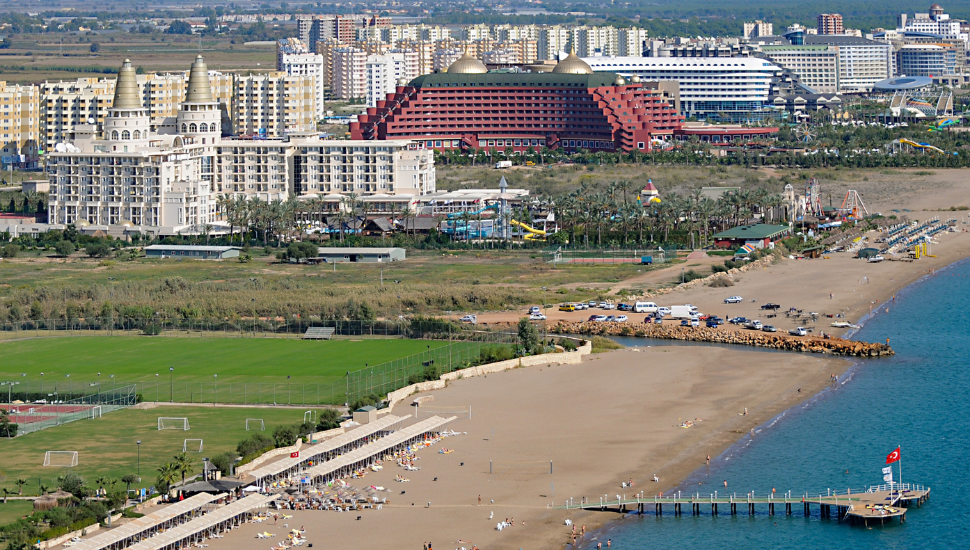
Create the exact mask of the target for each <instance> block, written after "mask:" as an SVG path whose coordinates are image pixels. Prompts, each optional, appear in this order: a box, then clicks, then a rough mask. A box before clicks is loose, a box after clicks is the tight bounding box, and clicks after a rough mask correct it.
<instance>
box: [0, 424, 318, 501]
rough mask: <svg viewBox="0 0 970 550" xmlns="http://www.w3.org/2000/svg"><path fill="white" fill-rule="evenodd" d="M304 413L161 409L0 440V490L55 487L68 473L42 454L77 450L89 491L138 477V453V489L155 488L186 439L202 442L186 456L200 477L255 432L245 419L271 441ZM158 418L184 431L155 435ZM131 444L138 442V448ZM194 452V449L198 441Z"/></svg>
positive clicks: (29, 490) (78, 469)
mask: <svg viewBox="0 0 970 550" xmlns="http://www.w3.org/2000/svg"><path fill="white" fill-rule="evenodd" d="M305 410H306V409H303V408H290V407H286V408H284V407H279V408H274V407H260V408H255V407H253V408H249V407H245V408H244V407H211V406H209V407H207V406H199V405H195V406H191V405H189V406H179V405H162V406H158V407H155V408H153V409H149V410H141V409H126V410H122V411H117V412H113V413H111V414H106V415H104V417H102V418H99V419H93V420H79V421H77V422H72V423H70V424H65V425H62V426H57V427H54V428H49V429H46V430H43V431H40V432H35V433H31V434H28V435H25V436H21V437H17V438H14V439H0V456H2V457H3V459H2V460H0V472H2V474H3V476H4V477H5V480H4V481H2V482H0V487H6V488H8V489H10V490H12V491H15V490H16V485H15V484H14V482H15V481H16V480H17V479H18V478H26V479H28V480H29V483H28V484H27V485H26V486H25V488H24V494H38V487H39V486H40V485H41V484H44V485H47V486H49V487H55V486H56V483H55V482H54V479H55V478H56V477H58V476H61V475H64V473H65V472H66V471H67V470H68V469H69V468H62V467H51V466H48V467H45V466H43V463H44V453H45V452H46V451H77V452H78V465H77V466H76V467H74V468H70V469H72V470H74V471H76V472H77V473H79V474H81V475H82V476H84V478H85V480H86V481H87V484H88V485H89V486H94V487H96V484H95V483H94V479H95V478H96V477H97V476H100V475H104V476H108V477H112V478H115V479H120V478H121V476H123V475H125V474H129V473H138V471H139V454H140V456H141V458H140V464H141V465H140V471H141V477H142V479H143V482H142V483H141V484H139V485H138V487H148V486H150V485H152V484H153V483H154V480H155V476H156V475H157V472H156V469H157V468H158V467H159V466H161V465H162V464H164V463H167V462H171V461H172V457H173V456H175V454H176V453H179V452H181V451H182V444H183V443H184V440H185V439H187V438H193V439H202V440H203V452H201V453H199V452H189V453H188V455H189V457H190V458H192V459H193V461H194V464H195V467H194V472H193V473H199V472H200V471H201V468H202V458H203V457H212V456H215V455H217V454H220V453H223V452H225V451H232V450H234V449H235V447H236V444H237V443H238V442H239V441H240V440H242V439H245V438H246V437H248V436H250V435H252V434H253V433H254V432H252V431H246V419H247V418H261V419H263V421H264V424H265V427H266V430H265V431H263V432H260V433H263V434H265V435H269V436H272V433H273V429H275V428H276V427H277V426H279V425H283V424H286V425H292V424H298V423H300V422H302V421H303V413H304V411H305ZM317 410H318V409H317ZM160 416H165V417H185V418H188V419H189V430H188V431H183V430H158V421H157V419H158V417H160ZM253 424H254V423H251V427H252V425H253ZM136 441H141V445H137V444H136ZM139 447H140V449H139ZM190 447H191V444H190ZM194 448H195V450H196V451H197V450H198V442H197V441H196V442H195V447H194ZM139 451H140V453H139Z"/></svg>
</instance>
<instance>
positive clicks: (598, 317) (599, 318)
mask: <svg viewBox="0 0 970 550" xmlns="http://www.w3.org/2000/svg"><path fill="white" fill-rule="evenodd" d="M593 317H594V319H593V320H594V321H596V322H597V323H602V322H604V321H606V315H594V316H593Z"/></svg>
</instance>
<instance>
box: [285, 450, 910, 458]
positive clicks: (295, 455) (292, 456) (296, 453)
mask: <svg viewBox="0 0 970 550" xmlns="http://www.w3.org/2000/svg"><path fill="white" fill-rule="evenodd" d="M896 454H897V455H898V454H899V452H896ZM290 458H300V451H297V452H295V453H290Z"/></svg>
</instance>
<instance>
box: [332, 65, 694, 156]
mask: <svg viewBox="0 0 970 550" xmlns="http://www.w3.org/2000/svg"><path fill="white" fill-rule="evenodd" d="M683 121H684V118H683V116H681V115H680V114H679V113H678V112H677V110H676V109H675V108H674V107H673V106H672V105H670V103H669V102H668V101H667V98H665V97H664V95H663V94H662V93H661V92H659V91H658V90H657V89H655V87H653V86H649V85H647V84H645V83H642V82H640V81H639V79H637V78H633V79H631V80H630V81H627V80H626V79H624V78H622V77H620V76H618V75H615V74H606V73H594V72H593V70H592V69H591V68H590V66H589V65H588V64H587V63H586V62H585V61H583V60H582V59H580V58H579V57H578V56H576V54H575V53H572V52H571V53H570V54H569V55H568V56H566V57H565V58H563V59H562V60H561V61H559V63H558V64H556V65H555V67H553V68H552V70H551V71H550V72H508V71H489V70H488V68H487V67H486V66H485V65H484V64H483V63H482V62H481V61H479V60H478V59H476V58H474V57H473V56H471V55H469V54H468V53H467V52H466V53H465V54H464V55H462V56H461V57H460V58H458V59H457V60H456V61H455V62H454V63H452V64H451V66H449V67H448V69H447V70H446V71H445V72H441V73H435V74H428V75H424V76H419V77H418V78H415V79H414V80H411V81H410V82H399V83H398V86H397V88H396V90H395V91H394V92H393V93H390V94H388V95H387V98H386V99H385V100H383V101H379V102H378V104H377V106H376V107H372V108H369V109H367V113H366V114H363V115H360V116H359V117H358V120H357V122H354V123H351V126H350V132H351V136H352V138H353V139H360V140H392V139H411V140H416V141H417V142H418V143H419V144H421V145H422V146H423V147H425V148H427V149H435V150H438V151H447V150H455V149H458V150H462V151H465V150H474V149H485V150H492V149H495V150H508V149H511V150H513V151H525V150H527V149H529V148H533V149H539V148H541V147H548V148H559V149H563V150H565V151H578V150H588V151H631V150H640V151H647V150H649V149H650V143H651V141H652V140H657V139H661V140H663V139H668V138H670V137H672V136H673V134H674V132H675V131H677V130H679V129H680V128H681V127H682V125H683Z"/></svg>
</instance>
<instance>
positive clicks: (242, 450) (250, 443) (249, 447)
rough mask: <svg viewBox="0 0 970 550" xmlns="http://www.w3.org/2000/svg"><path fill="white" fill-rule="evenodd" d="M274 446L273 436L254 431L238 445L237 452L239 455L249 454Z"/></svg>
mask: <svg viewBox="0 0 970 550" xmlns="http://www.w3.org/2000/svg"><path fill="white" fill-rule="evenodd" d="M272 448H273V439H272V438H270V437H268V436H265V435H263V434H261V433H254V434H253V435H251V436H249V437H247V438H246V439H243V440H242V441H240V442H239V443H238V444H237V445H236V453H238V454H239V456H248V455H253V454H256V453H259V452H261V451H264V450H266V449H272Z"/></svg>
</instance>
